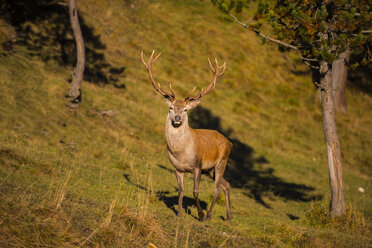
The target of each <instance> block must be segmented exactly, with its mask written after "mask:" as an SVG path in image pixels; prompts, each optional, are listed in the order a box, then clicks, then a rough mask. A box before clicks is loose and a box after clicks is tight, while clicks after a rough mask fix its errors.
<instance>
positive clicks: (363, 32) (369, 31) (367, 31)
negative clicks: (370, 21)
mask: <svg viewBox="0 0 372 248" xmlns="http://www.w3.org/2000/svg"><path fill="white" fill-rule="evenodd" d="M361 33H362V34H370V33H372V30H362V32H361Z"/></svg>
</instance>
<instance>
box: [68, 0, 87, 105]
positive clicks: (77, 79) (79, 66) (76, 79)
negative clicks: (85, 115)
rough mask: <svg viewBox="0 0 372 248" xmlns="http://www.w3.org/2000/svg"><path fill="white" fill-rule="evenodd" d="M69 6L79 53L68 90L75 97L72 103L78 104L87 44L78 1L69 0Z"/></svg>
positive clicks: (69, 95)
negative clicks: (80, 19)
mask: <svg viewBox="0 0 372 248" xmlns="http://www.w3.org/2000/svg"><path fill="white" fill-rule="evenodd" d="M68 8H69V14H70V22H71V27H72V31H73V33H74V37H75V43H76V54H77V61H76V68H75V70H74V73H73V79H72V82H71V85H70V89H69V91H68V92H67V96H68V97H70V98H73V100H72V101H71V103H73V104H78V103H79V102H80V99H81V91H80V88H81V82H82V81H83V74H84V69H85V46H84V40H83V35H82V33H81V29H80V23H79V17H78V13H77V8H76V1H75V0H69V1H68Z"/></svg>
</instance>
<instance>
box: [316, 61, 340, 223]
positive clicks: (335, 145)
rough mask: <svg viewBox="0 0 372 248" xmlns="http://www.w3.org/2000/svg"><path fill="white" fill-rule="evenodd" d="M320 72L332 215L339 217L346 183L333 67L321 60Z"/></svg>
mask: <svg viewBox="0 0 372 248" xmlns="http://www.w3.org/2000/svg"><path fill="white" fill-rule="evenodd" d="M320 74H321V78H320V88H321V101H322V117H323V132H324V137H325V141H326V145H327V154H328V171H329V180H330V186H331V215H332V217H337V216H340V215H342V214H343V213H344V212H345V200H344V183H343V179H342V164H341V153H340V145H339V141H338V136H337V130H336V122H335V112H334V102H333V95H332V91H333V89H332V69H331V68H330V67H329V64H328V63H327V62H326V61H321V62H320Z"/></svg>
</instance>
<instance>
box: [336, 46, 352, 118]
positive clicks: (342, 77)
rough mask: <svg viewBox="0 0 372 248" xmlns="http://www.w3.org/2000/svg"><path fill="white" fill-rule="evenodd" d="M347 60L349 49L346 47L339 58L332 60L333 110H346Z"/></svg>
mask: <svg viewBox="0 0 372 248" xmlns="http://www.w3.org/2000/svg"><path fill="white" fill-rule="evenodd" d="M349 60H350V50H349V49H346V51H345V52H343V53H341V54H340V56H339V59H337V60H335V61H333V62H332V88H333V100H334V105H335V110H336V111H338V112H341V113H346V112H347V103H346V95H345V88H346V80H347V72H348V67H347V65H348V63H349Z"/></svg>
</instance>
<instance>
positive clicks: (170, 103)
mask: <svg viewBox="0 0 372 248" xmlns="http://www.w3.org/2000/svg"><path fill="white" fill-rule="evenodd" d="M164 100H165V103H166V104H167V105H168V107H170V106H171V105H172V101H171V100H169V99H168V98H164Z"/></svg>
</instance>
